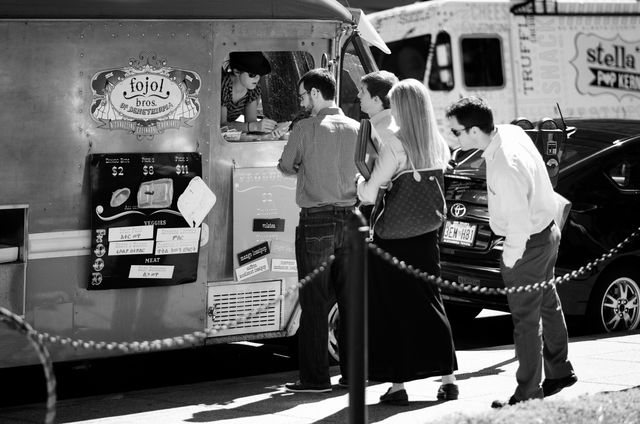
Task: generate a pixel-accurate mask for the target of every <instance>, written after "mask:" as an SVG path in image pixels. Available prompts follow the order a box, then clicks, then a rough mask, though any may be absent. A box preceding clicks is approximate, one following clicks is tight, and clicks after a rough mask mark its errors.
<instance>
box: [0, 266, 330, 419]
mask: <svg viewBox="0 0 640 424" xmlns="http://www.w3.org/2000/svg"><path fill="white" fill-rule="evenodd" d="M334 260H335V256H334V255H331V256H329V258H328V259H327V260H326V261H325V262H322V264H321V265H320V266H319V267H317V268H316V269H314V270H313V271H311V272H310V273H309V274H307V275H306V276H305V277H304V278H302V279H300V280H298V282H297V284H296V285H295V286H291V287H289V288H288V289H287V290H286V292H285V293H284V294H281V295H279V296H276V297H275V298H274V299H272V300H270V301H268V302H265V303H263V304H261V305H259V306H257V307H255V308H253V309H252V310H251V311H249V312H247V313H245V314H244V315H243V316H241V317H239V318H237V319H233V320H229V321H227V322H225V323H222V324H217V325H215V326H214V327H212V328H207V329H206V330H204V331H195V332H193V333H189V334H185V335H182V336H177V337H173V338H166V339H163V340H152V341H148V340H145V341H141V342H138V341H134V342H120V343H116V342H104V341H101V342H96V341H93V340H87V341H85V340H81V339H72V338H70V337H61V336H52V335H50V334H49V333H46V332H39V331H36V330H34V329H33V327H31V326H30V325H29V324H28V323H27V322H26V321H25V320H24V319H23V318H22V317H21V316H19V315H16V314H14V313H13V312H11V311H9V310H7V309H5V308H2V307H0V322H4V323H6V324H7V325H8V326H9V328H11V329H14V330H17V331H19V332H20V333H22V334H25V335H26V336H27V337H28V339H29V341H30V342H31V344H32V345H33V347H34V349H35V350H36V352H37V354H38V358H39V359H40V363H41V364H42V367H43V369H44V374H45V378H46V382H47V412H46V415H45V424H53V423H54V420H55V415H56V409H55V406H56V379H55V375H54V373H53V365H52V361H51V356H50V355H49V351H48V350H47V348H46V346H45V343H46V342H48V343H51V344H60V345H62V346H72V347H74V348H76V349H77V348H84V349H97V350H103V349H106V350H108V351H113V350H116V349H117V350H120V351H122V352H124V353H130V352H149V351H158V350H162V349H163V348H172V347H176V346H182V345H184V344H185V343H195V342H196V341H198V340H203V339H206V338H207V337H210V336H214V335H215V334H217V333H218V332H220V331H224V330H226V329H229V328H233V327H235V326H237V325H239V324H241V323H243V322H244V321H246V320H248V319H249V318H251V317H253V316H254V315H258V314H259V313H261V312H263V311H265V310H266V309H267V308H269V307H270V306H272V305H275V304H276V303H278V302H282V301H284V299H285V298H286V297H287V296H290V295H291V294H292V293H294V292H295V291H296V290H299V289H300V288H302V287H304V286H305V285H307V284H309V283H310V282H311V281H312V280H313V279H314V278H316V277H317V276H318V275H319V274H320V273H322V272H324V271H325V270H326V269H327V267H328V266H329V265H330V264H331V263H332V262H333V261H334Z"/></svg>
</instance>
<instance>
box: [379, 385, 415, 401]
mask: <svg viewBox="0 0 640 424" xmlns="http://www.w3.org/2000/svg"><path fill="white" fill-rule="evenodd" d="M380 403H388V404H389V405H409V396H407V391H406V390H404V389H402V390H396V391H395V392H391V388H389V390H387V393H385V394H383V395H382V396H380Z"/></svg>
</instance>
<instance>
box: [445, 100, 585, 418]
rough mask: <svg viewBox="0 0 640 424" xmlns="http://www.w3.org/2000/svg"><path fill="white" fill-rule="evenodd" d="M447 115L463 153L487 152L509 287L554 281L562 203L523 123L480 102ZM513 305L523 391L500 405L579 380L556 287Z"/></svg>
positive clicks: (492, 212)
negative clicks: (500, 118)
mask: <svg viewBox="0 0 640 424" xmlns="http://www.w3.org/2000/svg"><path fill="white" fill-rule="evenodd" d="M446 117H447V119H448V122H449V126H450V128H451V132H452V133H453V135H454V136H456V137H457V138H458V141H459V143H460V146H461V148H462V149H463V150H468V149H479V150H483V151H484V152H483V154H482V157H483V158H484V159H485V161H486V166H487V191H488V205H489V217H490V218H489V225H490V226H491V229H492V230H493V232H494V233H496V234H497V235H500V236H504V237H505V240H504V247H503V252H502V260H501V263H500V271H501V274H502V279H503V280H504V284H505V287H507V288H510V287H517V286H525V285H531V284H534V283H541V282H543V281H548V280H550V279H551V278H553V277H554V272H553V270H554V266H555V262H556V258H557V256H558V246H559V245H560V230H559V229H558V226H557V225H556V224H555V223H554V216H556V212H557V208H558V203H557V201H556V198H555V194H554V191H553V187H552V185H551V181H550V179H549V175H548V173H547V169H546V167H545V164H544V162H543V160H542V156H541V155H540V153H539V152H538V150H537V149H536V147H535V145H534V144H533V141H531V139H530V138H529V136H528V135H527V134H526V133H525V132H524V131H523V130H522V129H521V128H520V127H517V126H515V125H497V126H494V123H493V113H492V111H491V108H490V107H489V106H488V105H487V104H486V103H485V102H484V101H483V100H482V99H479V98H476V97H467V98H463V99H460V100H458V101H457V102H456V103H454V104H453V105H451V106H449V108H448V109H447V111H446ZM507 300H508V303H509V309H510V310H511V316H512V319H513V325H514V331H513V338H514V344H515V350H516V356H517V358H518V363H519V365H518V370H517V372H516V380H517V383H518V387H517V388H516V390H515V392H514V394H513V395H512V396H511V398H510V399H509V400H508V401H506V402H505V401H494V402H493V404H492V405H491V406H492V407H494V408H500V407H502V406H505V405H507V404H509V405H513V404H515V403H517V402H522V401H524V400H527V399H536V398H543V397H546V396H551V395H553V394H555V393H558V392H559V391H560V390H562V389H563V388H565V387H568V386H571V385H572V384H574V383H575V382H576V381H577V380H578V379H577V377H576V376H575V374H574V372H573V367H572V365H571V362H569V360H568V359H567V355H568V335H567V326H566V323H565V320H564V316H563V314H562V306H561V304H560V299H559V298H558V294H557V292H556V288H555V285H553V284H550V285H548V286H546V287H545V288H544V289H540V290H533V291H529V292H525V291H522V292H519V293H510V294H508V295H507ZM543 368H544V374H545V380H544V382H543V383H542V385H541V384H540V382H541V380H542V371H543Z"/></svg>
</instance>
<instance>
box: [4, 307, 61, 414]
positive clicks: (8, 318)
mask: <svg viewBox="0 0 640 424" xmlns="http://www.w3.org/2000/svg"><path fill="white" fill-rule="evenodd" d="M0 322H3V323H5V324H6V325H7V326H8V327H9V328H11V329H13V330H16V331H18V332H20V333H22V334H24V335H25V336H27V338H28V339H29V342H31V345H32V346H33V348H34V349H35V350H36V353H37V354H38V359H39V360H40V363H41V364H42V368H43V369H44V376H45V379H46V381H47V411H46V413H45V417H44V422H45V424H53V422H54V421H55V418H56V377H55V375H54V373H53V364H52V362H51V356H50V355H49V351H48V350H47V347H46V346H45V345H44V343H42V340H41V339H40V337H38V332H37V331H36V330H34V329H33V327H31V326H30V325H29V323H28V322H26V321H25V320H24V319H23V318H22V317H20V316H18V315H16V314H14V313H13V312H11V311H8V310H7V309H5V308H2V307H0Z"/></svg>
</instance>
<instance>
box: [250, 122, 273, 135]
mask: <svg viewBox="0 0 640 424" xmlns="http://www.w3.org/2000/svg"><path fill="white" fill-rule="evenodd" d="M277 124H278V123H277V122H276V121H274V120H273V119H269V118H264V119H263V120H261V121H255V122H249V131H250V132H261V133H268V132H271V131H273V129H274V128H275V127H276V125H277Z"/></svg>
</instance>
